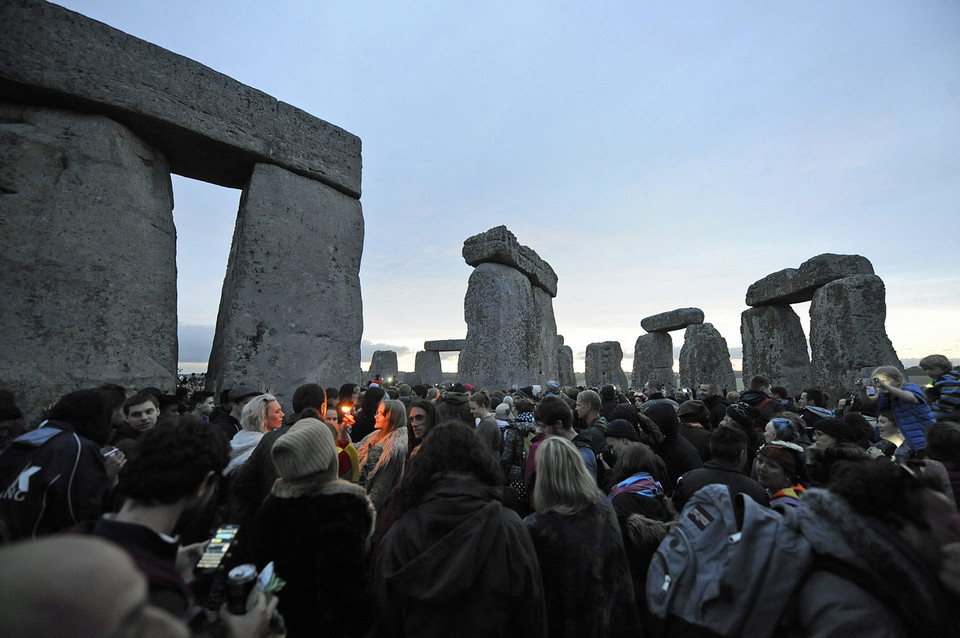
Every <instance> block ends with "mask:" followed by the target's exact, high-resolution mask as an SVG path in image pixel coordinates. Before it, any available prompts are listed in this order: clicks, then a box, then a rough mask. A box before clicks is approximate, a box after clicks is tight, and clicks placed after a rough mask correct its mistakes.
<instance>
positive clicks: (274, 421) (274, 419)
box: [267, 401, 283, 432]
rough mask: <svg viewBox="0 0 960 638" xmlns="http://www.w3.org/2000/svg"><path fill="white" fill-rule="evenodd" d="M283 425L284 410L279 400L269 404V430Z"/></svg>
mask: <svg viewBox="0 0 960 638" xmlns="http://www.w3.org/2000/svg"><path fill="white" fill-rule="evenodd" d="M281 425H283V410H282V409H281V408H280V403H279V402H278V401H271V402H270V403H268V404H267V431H268V432H269V431H270V430H276V429H278V428H279V427H280V426H281Z"/></svg>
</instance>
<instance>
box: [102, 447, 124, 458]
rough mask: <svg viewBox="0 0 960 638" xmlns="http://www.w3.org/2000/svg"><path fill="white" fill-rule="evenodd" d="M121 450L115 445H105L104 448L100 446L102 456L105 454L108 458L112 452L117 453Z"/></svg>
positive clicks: (104, 456)
mask: <svg viewBox="0 0 960 638" xmlns="http://www.w3.org/2000/svg"><path fill="white" fill-rule="evenodd" d="M119 451H120V450H118V449H117V448H115V447H113V446H112V445H104V446H103V447H102V448H100V454H101V456H103V458H107V457H108V456H110V455H111V454H116V453H117V452H119Z"/></svg>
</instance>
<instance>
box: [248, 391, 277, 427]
mask: <svg viewBox="0 0 960 638" xmlns="http://www.w3.org/2000/svg"><path fill="white" fill-rule="evenodd" d="M276 400H277V397H275V396H273V395H272V394H261V395H258V396H255V397H253V398H252V399H250V401H248V402H247V404H246V405H245V406H243V410H242V411H241V412H240V427H242V428H243V429H244V430H249V431H251V432H263V431H265V430H266V427H267V410H269V409H270V403H271V402H273V401H276Z"/></svg>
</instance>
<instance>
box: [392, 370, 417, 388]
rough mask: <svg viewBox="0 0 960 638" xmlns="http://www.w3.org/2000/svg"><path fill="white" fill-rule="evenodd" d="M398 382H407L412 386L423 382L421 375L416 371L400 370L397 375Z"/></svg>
mask: <svg viewBox="0 0 960 638" xmlns="http://www.w3.org/2000/svg"><path fill="white" fill-rule="evenodd" d="M397 383H406V384H407V385H409V386H410V387H413V386H415V385H419V384H421V383H423V381H422V380H421V379H420V375H419V374H417V373H416V372H402V371H401V372H400V373H399V375H398V376H397Z"/></svg>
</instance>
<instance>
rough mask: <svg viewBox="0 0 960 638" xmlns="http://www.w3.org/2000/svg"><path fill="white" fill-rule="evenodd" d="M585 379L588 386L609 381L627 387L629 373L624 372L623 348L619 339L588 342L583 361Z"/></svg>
mask: <svg viewBox="0 0 960 638" xmlns="http://www.w3.org/2000/svg"><path fill="white" fill-rule="evenodd" d="M583 372H584V375H583V377H584V381H585V382H586V384H587V386H588V387H599V386H602V385H605V384H607V383H612V384H613V385H616V386H619V387H620V388H621V389H624V388H626V387H627V375H626V374H625V373H624V372H623V349H622V348H621V347H620V342H619V341H602V342H599V343H590V344H587V352H586V355H585V356H584V362H583Z"/></svg>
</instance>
